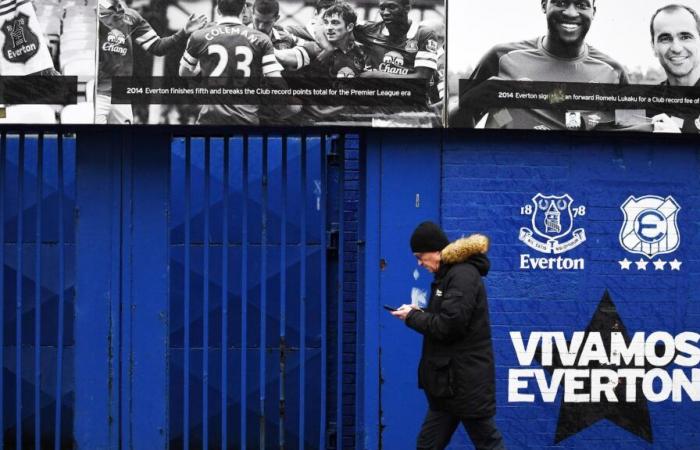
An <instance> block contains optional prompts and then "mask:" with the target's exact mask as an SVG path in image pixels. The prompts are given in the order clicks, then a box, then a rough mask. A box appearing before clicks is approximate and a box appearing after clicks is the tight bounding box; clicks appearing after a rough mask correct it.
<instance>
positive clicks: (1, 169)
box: [0, 134, 7, 450]
mask: <svg viewBox="0 0 700 450" xmlns="http://www.w3.org/2000/svg"><path fill="white" fill-rule="evenodd" d="M6 146H7V138H6V137H5V134H2V135H0V450H4V448H5V414H4V412H5V411H4V410H5V408H4V405H5V389H4V386H5V377H4V372H5V192H6V188H5V158H6V156H7V148H6Z"/></svg>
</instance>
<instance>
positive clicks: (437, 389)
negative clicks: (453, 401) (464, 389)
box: [418, 356, 455, 398]
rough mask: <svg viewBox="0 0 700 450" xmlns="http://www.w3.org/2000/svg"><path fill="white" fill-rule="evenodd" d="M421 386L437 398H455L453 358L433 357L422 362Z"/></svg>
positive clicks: (420, 372)
mask: <svg viewBox="0 0 700 450" xmlns="http://www.w3.org/2000/svg"><path fill="white" fill-rule="evenodd" d="M418 381H419V385H420V386H421V387H422V388H423V389H424V390H425V392H426V393H427V394H428V395H430V396H432V397H435V398H450V397H454V395H455V392H454V385H453V382H454V380H453V367H452V358H450V357H449V356H432V357H428V358H425V359H423V360H422V361H421V364H420V371H419V380H418Z"/></svg>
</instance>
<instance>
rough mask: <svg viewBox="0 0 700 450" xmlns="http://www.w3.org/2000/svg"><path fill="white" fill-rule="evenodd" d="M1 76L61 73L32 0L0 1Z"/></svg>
mask: <svg viewBox="0 0 700 450" xmlns="http://www.w3.org/2000/svg"><path fill="white" fill-rule="evenodd" d="M0 23H2V25H0V28H2V33H0V48H2V53H1V55H2V56H0V75H2V76H21V75H58V74H59V73H58V72H57V71H56V70H55V68H54V66H53V61H52V60H51V53H50V52H49V49H48V47H47V45H46V41H45V38H44V34H43V33H42V31H41V27H40V25H39V21H38V20H37V17H36V11H35V10H34V6H33V5H32V2H31V0H1V1H0Z"/></svg>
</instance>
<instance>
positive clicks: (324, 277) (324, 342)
mask: <svg viewBox="0 0 700 450" xmlns="http://www.w3.org/2000/svg"><path fill="white" fill-rule="evenodd" d="M329 142H330V141H329V140H327V139H326V137H325V136H322V137H321V151H320V152H319V157H320V159H321V161H320V163H321V164H320V167H321V196H320V202H321V208H322V210H323V211H324V213H323V214H321V230H320V231H321V252H322V256H321V373H322V374H326V373H328V372H327V371H328V326H327V322H328V305H327V304H326V303H327V302H328V291H327V289H328V263H327V258H326V257H325V254H326V251H327V247H328V242H327V230H328V217H327V214H326V213H325V211H326V210H327V208H328V205H327V203H326V202H327V196H328V193H327V190H328V175H327V174H328V169H327V168H326V158H327V154H328V148H327V145H328V143H329ZM327 385H328V382H327V380H326V377H325V376H322V377H321V412H320V414H319V419H320V423H319V436H318V442H319V448H324V447H325V446H326V409H327V408H326V401H327V398H326V389H327Z"/></svg>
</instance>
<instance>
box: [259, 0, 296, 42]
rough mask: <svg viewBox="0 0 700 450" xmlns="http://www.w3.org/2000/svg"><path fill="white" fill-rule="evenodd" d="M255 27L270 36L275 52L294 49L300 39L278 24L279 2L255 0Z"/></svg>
mask: <svg viewBox="0 0 700 450" xmlns="http://www.w3.org/2000/svg"><path fill="white" fill-rule="evenodd" d="M252 9H253V27H254V28H255V29H256V30H258V31H259V32H261V33H263V34H266V35H268V37H269V38H270V41H272V46H273V47H274V48H275V50H288V49H291V48H294V47H295V46H296V45H297V43H299V41H300V39H299V38H298V37H297V36H295V35H293V34H292V33H290V32H288V31H287V30H285V29H284V27H282V26H281V25H278V24H277V21H278V20H279V18H280V4H279V1H278V0H255V3H254V4H253V8H252Z"/></svg>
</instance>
